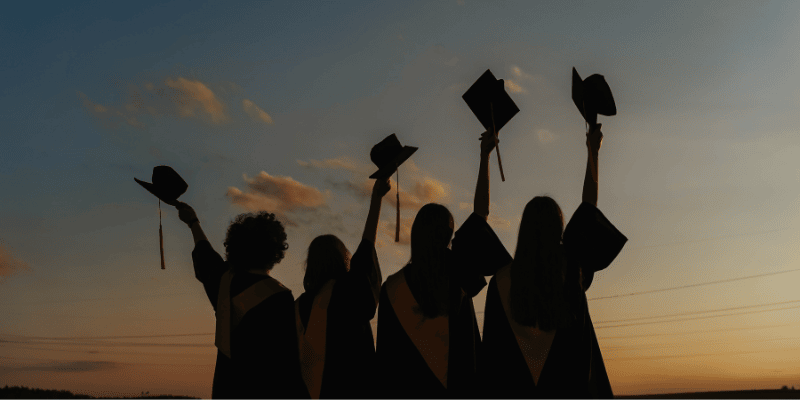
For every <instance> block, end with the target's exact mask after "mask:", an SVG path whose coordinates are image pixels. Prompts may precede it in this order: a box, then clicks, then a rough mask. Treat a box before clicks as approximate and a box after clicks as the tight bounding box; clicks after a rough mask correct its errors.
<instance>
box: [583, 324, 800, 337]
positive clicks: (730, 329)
mask: <svg viewBox="0 0 800 400" xmlns="http://www.w3.org/2000/svg"><path fill="white" fill-rule="evenodd" d="M790 325H791V324H781V325H762V326H744V327H738V328H725V329H711V330H707V329H701V330H696V331H688V332H669V333H645V334H640V335H623V336H598V337H597V339H598V340H606V339H609V340H610V339H631V338H640V337H653V336H676V335H692V334H697V333H714V332H733V331H747V330H755V329H771V328H783V327H785V326H790Z"/></svg>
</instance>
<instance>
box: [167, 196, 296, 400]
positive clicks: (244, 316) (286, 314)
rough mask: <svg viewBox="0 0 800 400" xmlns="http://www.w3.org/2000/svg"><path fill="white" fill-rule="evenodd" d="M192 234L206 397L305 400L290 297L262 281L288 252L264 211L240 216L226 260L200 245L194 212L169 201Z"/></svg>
mask: <svg viewBox="0 0 800 400" xmlns="http://www.w3.org/2000/svg"><path fill="white" fill-rule="evenodd" d="M176 208H177V209H178V211H179V214H178V216H179V217H180V219H181V221H183V222H184V223H186V225H188V226H189V228H190V229H191V231H192V236H193V237H194V242H195V247H194V251H192V260H193V261H194V270H195V276H196V277H197V279H198V280H199V281H200V282H201V283H202V284H203V288H204V289H205V291H206V295H208V300H209V301H210V302H211V306H212V307H214V311H215V312H216V318H217V327H216V340H215V344H216V346H217V349H218V352H217V364H216V368H215V370H214V383H213V387H212V392H211V396H212V398H222V399H233V398H240V399H241V398H245V399H260V398H308V392H307V391H306V389H305V387H304V385H303V381H302V378H301V375H300V363H299V358H298V345H297V334H296V325H295V310H294V297H293V296H292V292H291V291H290V290H289V289H287V288H286V287H284V286H283V285H282V284H281V283H280V282H278V281H277V280H276V279H275V278H273V277H271V276H270V271H271V270H272V268H273V267H274V266H275V265H276V264H278V263H279V262H280V261H281V260H282V259H283V257H284V254H285V252H286V249H287V248H288V245H287V244H286V233H285V232H284V229H283V226H282V225H281V223H280V222H279V221H277V220H276V219H275V215H274V214H272V213H268V212H260V213H257V214H241V215H239V216H237V217H236V219H235V220H234V221H233V222H232V223H231V225H230V227H229V228H228V233H227V236H226V238H225V242H224V244H225V255H226V258H227V261H225V260H223V259H222V257H221V256H220V255H219V254H218V253H217V252H216V251H214V249H213V248H212V247H211V244H210V243H209V242H208V239H207V238H206V235H205V233H204V232H203V229H202V228H201V227H200V221H199V219H198V218H197V214H196V213H195V211H194V209H192V207H190V206H189V205H188V204H186V203H182V202H177V205H176Z"/></svg>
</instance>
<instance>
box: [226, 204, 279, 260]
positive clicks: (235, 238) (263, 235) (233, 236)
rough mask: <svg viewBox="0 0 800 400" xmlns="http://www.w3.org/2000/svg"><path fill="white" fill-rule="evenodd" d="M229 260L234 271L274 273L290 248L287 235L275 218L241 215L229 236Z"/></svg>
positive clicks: (267, 215)
mask: <svg viewBox="0 0 800 400" xmlns="http://www.w3.org/2000/svg"><path fill="white" fill-rule="evenodd" d="M224 245H225V258H226V259H227V260H228V264H230V265H231V268H233V270H234V271H236V272H239V271H246V270H250V269H266V270H271V269H272V267H273V266H275V264H277V263H279V262H280V261H281V260H282V259H283V256H284V254H285V253H286V249H288V248H289V245H288V244H286V232H285V231H284V229H283V225H281V223H280V221H278V220H277V219H275V214H272V213H269V212H266V211H262V212H259V213H257V214H253V213H246V214H239V215H238V216H237V217H236V219H235V220H234V221H233V222H231V225H230V226H229V227H228V233H227V235H226V236H225V242H224Z"/></svg>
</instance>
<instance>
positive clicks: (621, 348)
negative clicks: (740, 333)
mask: <svg viewBox="0 0 800 400" xmlns="http://www.w3.org/2000/svg"><path fill="white" fill-rule="evenodd" d="M789 339H795V340H797V339H800V336H793V337H784V338H770V339H751V340H729V341H725V342H720V341H717V340H706V341H702V342H692V343H691V345H692V346H694V345H697V344H738V343H751V342H772V341H776V340H789ZM674 347H675V344H674V343H673V344H666V343H656V344H653V345H645V346H616V347H603V348H601V350H609V351H628V350H644V349H669V348H674Z"/></svg>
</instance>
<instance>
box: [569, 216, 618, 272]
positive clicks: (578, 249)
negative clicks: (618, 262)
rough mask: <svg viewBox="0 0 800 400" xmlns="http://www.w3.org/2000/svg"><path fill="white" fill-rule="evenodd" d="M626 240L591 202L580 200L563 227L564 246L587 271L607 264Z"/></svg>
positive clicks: (602, 267)
mask: <svg viewBox="0 0 800 400" xmlns="http://www.w3.org/2000/svg"><path fill="white" fill-rule="evenodd" d="M627 241H628V238H627V237H625V235H623V234H622V232H620V231H619V230H618V229H617V228H616V227H615V226H614V225H613V224H611V222H610V221H609V220H608V218H606V216H605V215H603V213H602V212H600V210H599V209H598V208H597V207H595V206H593V205H591V204H589V203H581V205H580V206H579V207H578V209H577V210H575V214H572V218H571V219H570V220H569V223H568V224H567V227H566V228H565V229H564V246H566V247H567V250H568V254H570V256H572V257H575V258H574V260H575V261H577V262H578V263H579V264H580V266H581V267H582V268H583V270H584V273H594V272H597V271H600V270H603V269H605V268H606V267H608V266H609V265H610V264H611V262H612V261H614V259H615V258H616V257H617V255H619V252H620V251H622V247H623V246H625V243H626V242H627Z"/></svg>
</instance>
